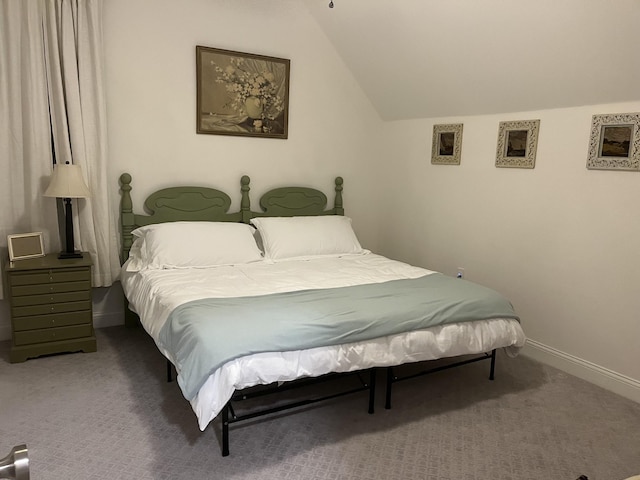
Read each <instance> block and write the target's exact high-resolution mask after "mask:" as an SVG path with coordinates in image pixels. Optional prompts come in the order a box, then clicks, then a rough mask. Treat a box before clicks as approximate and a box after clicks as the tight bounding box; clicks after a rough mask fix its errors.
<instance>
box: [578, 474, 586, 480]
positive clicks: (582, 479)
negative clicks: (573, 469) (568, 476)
mask: <svg viewBox="0 0 640 480" xmlns="http://www.w3.org/2000/svg"><path fill="white" fill-rule="evenodd" d="M576 480H589V478H588V477H587V476H586V475H580V476H579V477H578V478H576Z"/></svg>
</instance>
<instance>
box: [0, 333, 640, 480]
mask: <svg viewBox="0 0 640 480" xmlns="http://www.w3.org/2000/svg"><path fill="white" fill-rule="evenodd" d="M97 336H98V352H96V353H89V354H84V353H76V354H68V355H56V356H50V357H44V358H39V359H34V360H29V361H27V362H25V363H21V364H9V363H8V348H9V345H8V342H1V343H0V457H3V456H4V455H6V454H8V453H9V451H10V449H11V447H12V446H14V445H18V444H20V443H26V444H27V446H28V448H29V458H30V464H31V479H32V480H91V479H136V480H144V479H154V480H155V479H225V480H226V479H260V480H275V479H278V480H279V479H305V480H315V479H339V480H343V479H344V480H347V479H348V480H364V479H385V480H394V479H398V480H407V479H425V480H450V479H451V480H453V479H465V480H468V479H478V480H480V479H482V480H487V479H518V480H556V479H557V480H575V479H576V478H577V477H578V476H579V475H586V476H588V478H589V480H617V479H623V478H626V477H629V476H631V475H637V474H640V405H639V404H636V403H634V402H632V401H629V400H627V399H624V398H622V397H619V396H617V395H615V394H612V393H609V392H607V391H605V390H603V389H601V388H599V387H596V386H593V385H591V384H589V383H587V382H584V381H582V380H580V379H577V378H575V377H572V376H570V375H567V374H565V373H563V372H560V371H558V370H556V369H553V368H551V367H547V366H544V365H541V364H539V363H536V362H533V361H531V360H530V359H527V358H524V357H518V358H516V359H509V358H507V357H506V356H504V355H502V354H500V355H499V356H498V363H497V368H496V380H495V381H493V382H490V381H489V380H487V372H488V362H480V363H476V364H471V365H468V366H465V367H461V368H458V369H454V370H449V371H444V372H441V373H437V374H433V375H429V376H426V377H421V378H418V379H415V380H409V381H406V382H402V383H399V384H397V385H396V386H395V387H394V397H393V401H394V404H393V408H392V409H391V410H385V409H384V408H383V403H384V392H383V391H382V390H379V393H378V397H377V399H376V400H377V401H376V413H375V414H374V415H368V414H367V413H366V406H367V398H366V393H359V394H355V395H352V396H349V397H342V398H339V399H336V400H332V401H330V402H328V403H322V404H317V405H314V406H312V407H306V408H304V409H300V410H298V411H295V412H293V413H291V412H289V413H286V414H278V415H276V416H275V417H273V418H261V419H257V420H253V421H250V422H247V423H242V424H236V425H234V426H232V428H231V445H230V446H231V455H230V456H229V457H226V458H223V457H221V456H220V440H219V439H220V425H219V423H218V421H217V420H216V422H214V424H212V425H210V426H209V427H208V428H207V430H206V431H205V432H200V431H199V430H198V427H197V424H196V420H195V415H194V414H193V412H192V411H191V407H190V406H189V404H188V403H187V402H186V401H185V400H184V399H183V398H182V396H181V393H180V391H179V388H178V387H177V385H176V384H175V382H174V383H171V384H167V383H166V381H165V377H164V376H165V363H164V360H163V358H162V357H161V355H160V354H159V353H158V352H157V350H156V348H155V346H154V345H153V342H152V341H151V340H150V339H149V338H148V337H147V336H146V334H145V333H144V332H143V331H142V330H127V329H125V328H124V327H111V328H105V329H101V330H98V331H97ZM382 377H383V376H382ZM381 380H382V379H381ZM379 387H381V388H382V387H383V385H382V381H380V384H379Z"/></svg>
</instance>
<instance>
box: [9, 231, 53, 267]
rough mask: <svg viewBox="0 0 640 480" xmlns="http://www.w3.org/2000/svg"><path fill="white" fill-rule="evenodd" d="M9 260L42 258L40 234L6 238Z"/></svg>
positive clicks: (32, 233)
mask: <svg viewBox="0 0 640 480" xmlns="http://www.w3.org/2000/svg"><path fill="white" fill-rule="evenodd" d="M7 247H8V248H9V260H11V261H12V262H13V261H15V260H24V259H26V258H37V257H44V255H45V253H44V242H43V240H42V232H30V233H17V234H15V235H8V236H7Z"/></svg>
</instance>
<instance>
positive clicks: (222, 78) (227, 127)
mask: <svg viewBox="0 0 640 480" xmlns="http://www.w3.org/2000/svg"><path fill="white" fill-rule="evenodd" d="M289 68H290V61H289V60H287V59H284V58H275V57H265V56H263V55H254V54H251V53H241V52H234V51H231V50H220V49H218V48H210V47H202V46H197V47H196V77H197V112H196V113H197V127H196V131H197V133H209V134H215V135H238V136H247V137H265V138H287V134H288V129H287V127H288V125H287V119H288V113H289Z"/></svg>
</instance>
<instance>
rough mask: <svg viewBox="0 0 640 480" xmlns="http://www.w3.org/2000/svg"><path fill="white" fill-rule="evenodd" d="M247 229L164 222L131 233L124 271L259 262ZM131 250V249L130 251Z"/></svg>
mask: <svg viewBox="0 0 640 480" xmlns="http://www.w3.org/2000/svg"><path fill="white" fill-rule="evenodd" d="M253 232H254V229H253V227H251V226H250V225H246V224H243V223H232V222H168V223H158V224H155V225H146V226H144V227H140V228H137V229H135V230H134V231H133V232H132V233H133V235H134V236H135V237H137V238H136V240H135V241H134V243H133V245H132V248H131V252H130V255H131V254H133V257H132V258H133V261H132V262H130V266H128V268H127V270H129V271H132V270H131V269H132V268H133V269H134V270H133V271H136V269H137V270H141V269H142V268H155V269H158V268H205V267H214V266H218V265H238V264H243V263H250V262H257V261H260V260H262V252H261V251H260V249H259V248H258V245H257V244H256V241H255V239H254V238H253ZM134 247H135V248H134Z"/></svg>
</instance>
